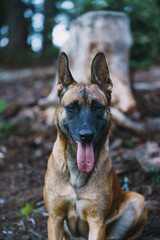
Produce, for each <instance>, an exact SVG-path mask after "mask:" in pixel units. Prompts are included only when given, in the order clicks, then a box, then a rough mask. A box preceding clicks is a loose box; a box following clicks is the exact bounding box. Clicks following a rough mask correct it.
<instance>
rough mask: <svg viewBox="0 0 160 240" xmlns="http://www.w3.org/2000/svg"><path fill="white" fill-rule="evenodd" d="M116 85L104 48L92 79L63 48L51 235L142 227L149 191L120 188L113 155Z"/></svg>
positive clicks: (135, 232)
mask: <svg viewBox="0 0 160 240" xmlns="http://www.w3.org/2000/svg"><path fill="white" fill-rule="evenodd" d="M84 77H85V76H84ZM112 87H113V84H112V81H111V79H110V76H109V70H108V66H107V62H106V59H105V56H104V54H103V53H98V54H97V55H96V56H95V57H94V59H93V61H92V65H91V82H90V84H83V83H80V84H78V83H77V82H76V81H75V80H74V78H73V77H72V75H71V72H70V70H69V61H68V57H67V55H66V54H65V53H64V52H62V53H61V54H60V57H59V62H58V85H57V92H58V96H59V99H60V105H59V107H58V109H57V113H56V128H57V140H56V142H55V144H54V147H53V151H52V153H51V155H50V158H49V161H48V168H47V172H46V176H45V186H44V202H45V206H46V209H47V211H48V214H49V218H48V239H49V240H69V239H70V240H72V239H73V240H74V239H76V240H77V239H79V240H82V239H83V240H85V239H89V240H105V239H135V238H136V237H137V236H139V235H140V234H141V232H142V230H143V227H144V225H145V222H146V206H145V201H144V197H143V196H142V195H140V194H139V193H136V192H131V191H129V192H125V191H123V190H122V189H121V186H120V183H119V179H118V176H117V175H116V173H115V171H114V169H113V167H112V162H111V158H110V156H109V141H108V138H109V129H110V124H111V113H110V101H111V92H112Z"/></svg>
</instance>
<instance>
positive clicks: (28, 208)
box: [19, 203, 34, 217]
mask: <svg viewBox="0 0 160 240" xmlns="http://www.w3.org/2000/svg"><path fill="white" fill-rule="evenodd" d="M33 212H34V206H33V205H32V204H29V203H26V205H25V206H24V208H22V209H21V210H20V212H19V215H20V216H25V217H28V216H29V215H31V214H32V213H33Z"/></svg>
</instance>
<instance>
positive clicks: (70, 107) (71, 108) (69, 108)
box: [67, 105, 77, 112]
mask: <svg viewBox="0 0 160 240" xmlns="http://www.w3.org/2000/svg"><path fill="white" fill-rule="evenodd" d="M67 110H68V111H69V112H76V110H77V107H76V106H75V105H71V106H68V107H67Z"/></svg>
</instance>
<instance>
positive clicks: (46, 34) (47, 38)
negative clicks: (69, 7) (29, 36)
mask: <svg viewBox="0 0 160 240" xmlns="http://www.w3.org/2000/svg"><path fill="white" fill-rule="evenodd" d="M56 13H57V11H56V0H45V4H44V30H43V50H42V53H43V55H45V54H46V52H47V50H48V49H51V48H52V47H53V45H52V35H51V34H52V29H53V25H54V17H55V16H56Z"/></svg>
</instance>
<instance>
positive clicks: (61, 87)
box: [57, 52, 75, 97]
mask: <svg viewBox="0 0 160 240" xmlns="http://www.w3.org/2000/svg"><path fill="white" fill-rule="evenodd" d="M74 82H75V80H74V79H73V77H72V75H71V73H70V70H69V62H68V57H67V55H66V53H64V52H62V53H61V54H60V56H59V60H58V84H57V93H58V96H59V97H60V96H62V94H63V92H64V91H65V89H66V88H67V87H68V86H69V85H70V84H73V83H74Z"/></svg>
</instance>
